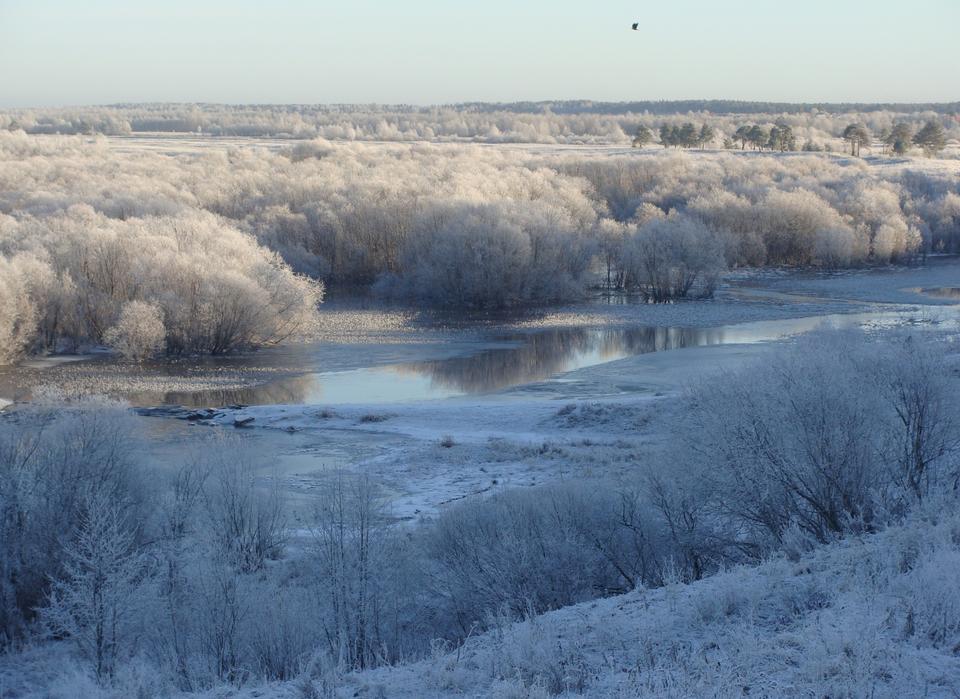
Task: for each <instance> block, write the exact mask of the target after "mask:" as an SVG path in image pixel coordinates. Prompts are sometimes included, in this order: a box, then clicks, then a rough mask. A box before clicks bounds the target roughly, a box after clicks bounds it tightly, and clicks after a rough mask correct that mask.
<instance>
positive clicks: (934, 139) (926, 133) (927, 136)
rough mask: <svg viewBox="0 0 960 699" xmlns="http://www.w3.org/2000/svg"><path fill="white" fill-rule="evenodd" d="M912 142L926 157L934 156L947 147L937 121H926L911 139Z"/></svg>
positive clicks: (941, 127)
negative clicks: (921, 149)
mask: <svg viewBox="0 0 960 699" xmlns="http://www.w3.org/2000/svg"><path fill="white" fill-rule="evenodd" d="M913 142H914V143H915V144H916V145H918V146H920V147H921V148H923V152H924V153H925V154H926V155H927V156H934V155H936V154H937V153H939V152H940V151H942V150H943V148H944V146H946V145H947V139H946V136H945V135H944V133H943V126H941V124H940V122H938V121H933V120H931V121H928V122H927V123H926V124H924V125H923V128H921V129H920V130H919V131H917V134H916V135H915V136H914V137H913Z"/></svg>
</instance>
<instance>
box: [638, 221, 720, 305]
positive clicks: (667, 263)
mask: <svg viewBox="0 0 960 699" xmlns="http://www.w3.org/2000/svg"><path fill="white" fill-rule="evenodd" d="M625 248H626V252H625V258H626V267H627V270H628V271H627V280H628V282H627V283H628V284H633V285H636V286H637V287H639V289H640V291H641V292H642V293H643V294H644V296H646V297H647V298H648V299H649V300H651V301H653V302H655V303H663V302H666V301H670V300H673V299H680V298H686V297H688V296H691V295H692V296H696V297H700V298H708V297H710V296H712V295H713V291H714V289H715V288H716V285H717V281H718V279H719V277H720V273H721V272H722V271H723V269H724V266H725V263H724V249H723V243H722V239H721V236H719V235H718V234H717V233H715V232H714V231H711V230H710V229H709V228H707V227H706V226H705V225H704V224H703V223H701V222H700V221H698V220H696V219H693V218H689V217H686V216H682V215H679V214H671V215H670V216H669V217H667V218H664V219H654V220H652V221H650V222H649V223H647V224H645V225H643V226H641V227H640V228H639V229H638V230H637V232H636V233H635V234H634V235H633V236H632V237H631V238H630V239H628V241H627V242H626V246H625Z"/></svg>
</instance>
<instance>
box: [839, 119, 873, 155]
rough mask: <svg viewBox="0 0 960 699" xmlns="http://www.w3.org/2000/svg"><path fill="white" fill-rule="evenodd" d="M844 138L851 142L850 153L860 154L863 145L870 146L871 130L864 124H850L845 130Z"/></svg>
mask: <svg viewBox="0 0 960 699" xmlns="http://www.w3.org/2000/svg"><path fill="white" fill-rule="evenodd" d="M843 140H844V141H846V142H847V143H849V144H850V155H860V148H861V146H863V145H864V144H866V146H867V147H868V148H869V147H870V132H869V131H867V127H866V126H864V125H863V124H849V125H848V126H847V128H845V129H844V130H843Z"/></svg>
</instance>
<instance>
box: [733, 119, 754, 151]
mask: <svg viewBox="0 0 960 699" xmlns="http://www.w3.org/2000/svg"><path fill="white" fill-rule="evenodd" d="M733 137H734V138H735V139H737V140H738V141H740V150H745V149H746V147H747V143H749V142H750V126H749V125H747V124H744V125H743V126H740V127H738V128H737V130H736V131H735V132H734V134H733Z"/></svg>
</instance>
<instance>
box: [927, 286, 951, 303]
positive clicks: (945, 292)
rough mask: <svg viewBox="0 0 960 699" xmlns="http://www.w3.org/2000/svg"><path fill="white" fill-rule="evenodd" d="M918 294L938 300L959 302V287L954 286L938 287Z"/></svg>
mask: <svg viewBox="0 0 960 699" xmlns="http://www.w3.org/2000/svg"><path fill="white" fill-rule="evenodd" d="M920 292H921V293H924V294H927V295H928V296H935V297H937V298H940V299H956V300H960V287H956V286H939V287H934V288H932V289H921V290H920Z"/></svg>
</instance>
